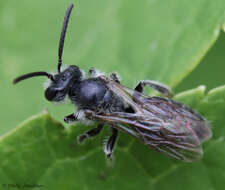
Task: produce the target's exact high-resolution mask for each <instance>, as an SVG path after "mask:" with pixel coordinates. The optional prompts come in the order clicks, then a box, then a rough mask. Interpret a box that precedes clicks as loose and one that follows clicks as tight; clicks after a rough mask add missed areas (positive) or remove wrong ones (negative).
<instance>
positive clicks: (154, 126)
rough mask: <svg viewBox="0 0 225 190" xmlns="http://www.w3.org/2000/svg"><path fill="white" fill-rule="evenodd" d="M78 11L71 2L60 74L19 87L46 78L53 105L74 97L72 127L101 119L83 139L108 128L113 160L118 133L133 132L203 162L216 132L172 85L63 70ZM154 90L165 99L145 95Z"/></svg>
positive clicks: (162, 148)
mask: <svg viewBox="0 0 225 190" xmlns="http://www.w3.org/2000/svg"><path fill="white" fill-rule="evenodd" d="M72 8H73V4H71V5H70V6H69V7H68V9H67V11H66V14H65V17H64V22H63V26H62V31H61V35H60V40H59V47H58V73H57V74H54V75H53V74H50V73H48V72H44V71H40V72H32V73H28V74H25V75H22V76H19V77H17V78H15V79H14V81H13V83H14V84H16V83H18V82H20V81H22V80H25V79H28V78H31V77H36V76H46V77H47V78H48V79H49V81H50V84H49V86H48V87H47V88H46V90H45V98H46V99H47V100H48V101H51V102H61V101H63V100H64V99H65V98H66V97H68V98H69V99H70V100H71V102H72V103H73V104H74V105H75V106H76V107H77V111H76V112H75V113H72V114H70V115H67V116H65V118H64V121H65V122H66V123H71V122H75V121H79V120H83V119H87V120H93V121H97V123H98V125H97V126H96V127H95V128H93V129H91V130H89V131H87V132H86V133H84V134H81V135H80V136H78V142H79V143H81V142H83V141H84V140H85V139H88V138H89V137H93V136H96V135H98V134H99V133H100V131H101V130H102V129H103V126H104V125H107V126H109V127H110V128H111V130H112V135H111V136H110V137H109V138H108V139H107V142H106V144H105V145H104V146H105V147H104V153H105V154H106V157H107V158H111V157H112V153H113V151H114V147H115V143H116V140H117V137H118V131H122V132H124V133H127V134H129V135H131V136H133V137H135V138H136V139H138V140H139V141H141V142H142V143H143V144H145V145H146V146H148V147H149V148H151V149H154V150H156V151H159V152H162V153H164V154H166V155H168V156H170V157H173V158H175V159H178V160H183V161H186V162H192V161H196V160H199V159H200V158H201V157H202V155H203V151H202V146H201V145H202V143H203V142H204V141H206V140H208V139H209V138H210V137H211V135H212V132H211V129H210V126H209V123H208V121H207V120H205V119H204V118H203V117H202V116H201V115H200V114H198V113H197V112H195V111H194V110H192V109H191V108H190V107H188V106H186V105H184V104H182V103H179V102H176V101H174V100H172V99H170V97H171V95H172V92H171V90H170V88H169V87H167V86H166V85H163V84H160V83H157V82H155V81H150V80H143V81H140V82H139V83H138V85H137V86H136V87H135V89H131V88H128V87H125V86H123V85H122V84H120V80H119V77H118V76H117V74H116V73H112V74H110V76H106V75H104V74H101V73H100V72H98V71H97V70H95V69H94V68H91V69H90V70H89V77H87V78H85V77H84V72H83V71H82V70H81V69H80V68H79V67H78V66H75V65H70V66H68V67H67V68H66V69H64V70H61V65H62V53H63V46H64V39H65V36H66V30H67V26H68V21H69V18H70V14H71V11H72ZM146 86H149V87H151V88H153V89H155V90H156V91H158V92H159V93H161V94H162V95H163V97H157V96H155V97H154V96H147V95H145V94H144V93H143V90H144V88H145V87H146Z"/></svg>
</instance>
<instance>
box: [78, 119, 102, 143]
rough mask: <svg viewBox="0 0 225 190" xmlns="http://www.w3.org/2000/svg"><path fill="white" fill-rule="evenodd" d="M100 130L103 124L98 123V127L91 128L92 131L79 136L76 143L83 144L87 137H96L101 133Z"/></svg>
mask: <svg viewBox="0 0 225 190" xmlns="http://www.w3.org/2000/svg"><path fill="white" fill-rule="evenodd" d="M102 128H103V124H101V123H100V124H98V126H97V127H96V128H93V129H91V130H89V131H87V132H86V133H84V134H81V135H79V136H78V138H77V141H78V143H81V142H83V141H84V140H85V139H87V138H89V137H94V136H96V135H98V134H99V133H100V132H101V130H102Z"/></svg>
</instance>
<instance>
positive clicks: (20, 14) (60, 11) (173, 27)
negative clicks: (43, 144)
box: [0, 0, 225, 134]
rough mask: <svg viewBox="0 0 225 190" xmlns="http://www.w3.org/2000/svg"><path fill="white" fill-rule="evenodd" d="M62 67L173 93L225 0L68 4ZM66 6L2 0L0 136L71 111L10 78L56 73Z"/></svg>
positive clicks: (215, 25) (210, 39)
mask: <svg viewBox="0 0 225 190" xmlns="http://www.w3.org/2000/svg"><path fill="white" fill-rule="evenodd" d="M73 2H74V4H75V9H74V11H73V13H72V18H71V21H70V23H69V28H68V35H67V39H66V44H65V49H64V55H63V62H64V63H65V64H68V65H69V64H76V65H78V66H80V67H81V68H83V69H85V70H87V69H88V68H90V67H95V68H98V69H100V70H103V71H105V72H111V71H117V72H119V73H120V75H121V76H122V78H123V83H124V84H126V85H129V86H131V85H133V84H134V82H137V81H138V80H141V79H154V80H158V81H161V82H164V83H167V84H168V85H170V86H172V87H174V86H175V85H176V84H177V83H178V82H180V81H181V79H183V78H184V77H185V76H186V75H187V74H188V73H189V72H190V71H192V70H193V69H194V67H196V65H197V64H198V63H199V62H200V59H201V58H202V57H203V56H204V55H205V54H206V52H207V51H208V49H209V48H210V47H211V46H212V45H213V43H214V42H215V41H216V39H217V38H218V36H219V32H220V29H221V26H222V24H223V23H224V21H225V19H224V18H225V17H224V9H225V4H224V0H214V1H212V0H195V1H181V0H173V1H172V0H169V1H157V0H146V1H130V0H123V1H119V0H111V1H109V0H108V1H107V0H98V1H85V0H82V1H81V0H79V1H78V0H77V1H73ZM69 3H71V0H64V1H60V0H54V1H48V2H46V1H44V0H39V1H27V0H20V3H19V4H18V2H17V1H1V2H0V12H1V14H0V23H1V37H2V38H1V45H0V62H1V69H0V80H1V88H2V89H4V90H2V91H1V98H0V104H1V109H2V110H1V121H0V122H1V126H4V127H1V128H0V134H4V133H6V132H7V131H9V130H10V129H12V128H13V127H14V126H16V124H17V123H18V122H19V121H22V120H24V119H25V118H27V117H28V116H30V115H33V114H35V113H38V112H39V111H40V110H42V109H43V108H44V107H46V106H47V107H48V109H49V112H50V113H51V114H52V115H53V116H54V117H55V118H58V119H59V120H62V119H63V117H64V115H66V114H68V113H71V112H72V111H73V109H74V108H73V106H69V105H65V106H62V107H60V108H58V107H56V106H52V105H50V104H49V103H47V101H46V100H44V97H43V90H42V89H41V87H40V81H41V82H42V81H43V79H30V80H27V81H26V82H23V83H22V84H19V85H18V86H16V87H15V86H12V84H11V81H12V79H13V78H14V77H16V76H18V75H20V74H23V73H27V72H32V71H38V70H45V71H51V70H53V69H56V63H57V45H58V40H59V39H58V38H59V33H60V29H61V24H62V20H63V16H64V13H65V9H66V7H67V6H68V4H69Z"/></svg>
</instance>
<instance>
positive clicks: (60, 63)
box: [58, 4, 73, 73]
mask: <svg viewBox="0 0 225 190" xmlns="http://www.w3.org/2000/svg"><path fill="white" fill-rule="evenodd" d="M72 9H73V4H70V6H69V7H68V8H67V10H66V14H65V17H64V21H63V26H62V31H61V35H60V40H59V50H58V73H60V72H61V65H62V53H63V46H64V40H65V36H66V29H67V25H68V22H69V18H70V13H71V11H72Z"/></svg>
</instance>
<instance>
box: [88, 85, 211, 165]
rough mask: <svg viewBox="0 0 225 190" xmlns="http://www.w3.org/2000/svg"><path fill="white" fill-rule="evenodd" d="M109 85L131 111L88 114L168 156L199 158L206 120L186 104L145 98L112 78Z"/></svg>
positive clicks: (206, 132) (206, 136) (207, 132)
mask: <svg viewBox="0 0 225 190" xmlns="http://www.w3.org/2000/svg"><path fill="white" fill-rule="evenodd" d="M108 86H109V88H110V89H111V90H112V91H114V93H115V94H117V95H119V96H120V97H122V98H123V99H124V102H126V104H127V105H128V106H131V107H132V109H133V110H134V113H124V112H116V113H115V112H114V113H108V114H105V113H104V114H96V113H93V112H91V111H90V112H89V113H87V115H88V114H89V115H91V116H92V118H93V119H96V120H100V121H102V122H106V123H108V124H110V125H112V126H113V127H115V128H117V129H119V130H122V131H124V132H126V133H128V134H130V135H132V136H134V137H136V138H137V139H139V140H140V141H141V142H143V143H144V144H145V145H147V146H149V147H150V148H153V149H155V150H157V151H159V152H162V153H165V154H167V155H169V156H171V157H174V158H176V159H179V160H184V161H187V162H191V161H195V160H199V159H200V158H201V157H202V155H203V151H202V147H201V143H202V142H204V141H205V140H207V139H209V138H210V137H211V130H210V128H209V125H208V122H207V121H206V120H204V118H202V116H200V115H199V114H197V113H196V112H194V111H193V110H192V109H191V108H189V107H188V106H186V105H184V104H181V103H178V102H176V101H173V100H170V99H167V98H161V97H148V96H145V95H143V94H141V93H138V92H136V91H134V90H132V89H129V88H127V87H124V86H122V85H120V84H118V83H115V82H113V81H110V82H108Z"/></svg>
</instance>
